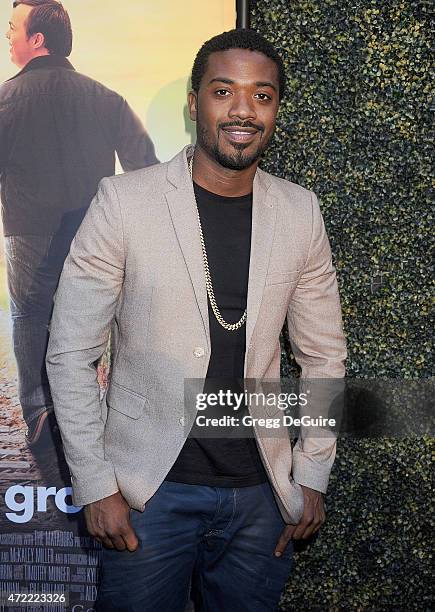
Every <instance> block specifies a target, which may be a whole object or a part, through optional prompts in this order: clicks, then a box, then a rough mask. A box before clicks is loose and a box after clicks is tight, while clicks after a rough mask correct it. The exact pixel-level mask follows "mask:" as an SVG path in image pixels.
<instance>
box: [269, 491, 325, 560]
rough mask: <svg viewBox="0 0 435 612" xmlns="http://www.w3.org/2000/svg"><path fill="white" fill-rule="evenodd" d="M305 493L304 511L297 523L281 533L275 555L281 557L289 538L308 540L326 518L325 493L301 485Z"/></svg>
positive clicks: (288, 526)
mask: <svg viewBox="0 0 435 612" xmlns="http://www.w3.org/2000/svg"><path fill="white" fill-rule="evenodd" d="M301 487H302V491H303V494H304V513H303V515H302V518H301V520H300V521H299V523H298V524H297V525H287V527H285V529H284V531H283V532H282V534H281V535H280V538H279V540H278V543H277V545H276V548H275V556H276V557H280V556H281V555H282V554H283V552H284V551H285V548H286V546H287V544H288V542H289V540H291V539H293V540H300V539H301V538H302V539H303V540H306V539H307V538H309V537H310V536H312V535H313V533H316V531H318V530H319V529H320V527H321V526H322V525H323V523H324V522H325V519H326V514H325V507H324V505H323V493H320V491H315V490H314V489H310V488H309V487H304V486H303V485H301Z"/></svg>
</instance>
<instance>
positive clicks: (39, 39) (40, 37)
mask: <svg viewBox="0 0 435 612" xmlns="http://www.w3.org/2000/svg"><path fill="white" fill-rule="evenodd" d="M32 39H33V41H32V44H33V48H34V49H35V51H40V50H41V49H43V48H44V47H45V36H44V34H41V32H37V33H36V34H33V36H32Z"/></svg>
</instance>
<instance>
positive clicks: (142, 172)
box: [103, 162, 168, 197]
mask: <svg viewBox="0 0 435 612" xmlns="http://www.w3.org/2000/svg"><path fill="white" fill-rule="evenodd" d="M167 165H168V162H161V163H158V164H154V165H152V166H147V167H146V168H139V170H132V171H130V172H124V173H123V174H115V175H114V176H111V177H108V178H107V179H103V181H110V182H111V183H112V185H113V187H114V188H115V190H116V192H117V194H118V196H120V197H123V196H128V195H131V194H133V193H137V194H139V195H140V197H144V196H146V194H147V193H155V192H156V190H158V189H160V188H162V187H163V185H164V184H166V182H167V181H166V174H167Z"/></svg>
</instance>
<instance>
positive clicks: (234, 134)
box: [222, 128, 258, 142]
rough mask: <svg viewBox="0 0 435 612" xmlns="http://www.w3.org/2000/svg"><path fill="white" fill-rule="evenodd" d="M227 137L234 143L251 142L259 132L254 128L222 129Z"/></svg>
mask: <svg viewBox="0 0 435 612" xmlns="http://www.w3.org/2000/svg"><path fill="white" fill-rule="evenodd" d="M222 131H223V132H225V135H226V136H227V138H228V139H229V140H232V141H233V142H249V141H250V140H253V139H254V138H255V136H256V135H257V133H258V130H254V129H252V128H246V129H243V128H222Z"/></svg>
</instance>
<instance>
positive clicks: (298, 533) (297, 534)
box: [293, 515, 314, 540]
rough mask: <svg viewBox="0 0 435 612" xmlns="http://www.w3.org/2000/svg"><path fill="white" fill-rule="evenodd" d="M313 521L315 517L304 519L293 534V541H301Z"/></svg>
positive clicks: (310, 516)
mask: <svg viewBox="0 0 435 612" xmlns="http://www.w3.org/2000/svg"><path fill="white" fill-rule="evenodd" d="M313 520H314V516H313V515H309V516H305V517H302V520H301V522H300V523H298V524H297V525H296V529H295V531H294V533H293V540H300V539H301V538H302V535H303V534H304V533H305V531H306V530H307V529H309V528H310V526H311V525H312V523H313Z"/></svg>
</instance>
